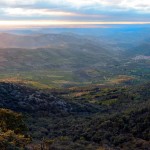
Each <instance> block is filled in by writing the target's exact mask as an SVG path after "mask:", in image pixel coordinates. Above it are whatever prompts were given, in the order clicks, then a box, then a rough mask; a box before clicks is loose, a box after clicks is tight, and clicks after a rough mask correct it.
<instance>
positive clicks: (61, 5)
mask: <svg viewBox="0 0 150 150" xmlns="http://www.w3.org/2000/svg"><path fill="white" fill-rule="evenodd" d="M147 23H148V24H149V23H150V0H0V26H1V27H7V26H18V27H19V26H49V25H51V26H55V25H57V26H61V25H65V26H67V25H68V26H69V25H70V26H72V25H83V26H84V25H91V26H93V25H98V24H147Z"/></svg>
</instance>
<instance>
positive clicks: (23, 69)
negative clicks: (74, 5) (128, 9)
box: [0, 28, 150, 150]
mask: <svg viewBox="0 0 150 150" xmlns="http://www.w3.org/2000/svg"><path fill="white" fill-rule="evenodd" d="M59 30H61V33H58V32H55V33H53V32H52V33H47V32H48V31H50V32H51V30H50V29H47V30H46V31H47V32H46V33H45V30H44V29H43V30H42V31H41V30H39V31H38V32H37V30H36V33H35V32H33V31H29V30H28V31H25V30H23V31H22V30H20V31H18V30H17V31H15V30H14V31H9V32H7V33H1V34H0V129H1V130H0V147H1V148H2V150H85V149H87V150H149V147H150V84H149V83H150V59H149V57H150V45H149V35H148V31H149V28H148V29H145V28H142V29H141V28H140V29H139V28H137V29H136V30H133V29H132V28H110V29H105V30H104V29H103V30H102V29H96V31H95V32H94V31H93V30H92V29H84V31H82V30H81V29H74V30H75V31H74V32H73V31H72V30H73V29H68V32H69V31H70V30H71V31H72V33H70V32H69V33H66V30H65V29H58V30H57V31H59ZM90 30H92V31H90ZM62 31H64V32H62ZM77 31H78V32H77ZM88 31H89V32H88ZM98 31H99V32H98ZM26 32H27V33H26ZM82 32H83V33H84V34H83V33H82ZM29 33H30V34H29ZM90 33H92V36H91V35H90ZM93 33H95V34H93ZM127 36H128V38H126V37H127ZM143 41H144V42H143Z"/></svg>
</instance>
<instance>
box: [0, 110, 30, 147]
mask: <svg viewBox="0 0 150 150" xmlns="http://www.w3.org/2000/svg"><path fill="white" fill-rule="evenodd" d="M26 131H27V127H26V125H25V123H24V121H23V116H22V115H21V114H18V113H15V112H13V111H11V110H8V109H0V148H1V150H9V149H11V150H13V149H14V150H17V149H24V148H25V146H26V144H29V142H30V140H31V139H30V137H29V136H28V135H27V134H26Z"/></svg>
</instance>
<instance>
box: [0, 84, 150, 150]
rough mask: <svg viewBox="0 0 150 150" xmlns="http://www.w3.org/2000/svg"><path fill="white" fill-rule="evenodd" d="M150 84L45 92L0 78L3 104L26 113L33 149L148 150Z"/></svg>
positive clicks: (149, 134)
mask: <svg viewBox="0 0 150 150" xmlns="http://www.w3.org/2000/svg"><path fill="white" fill-rule="evenodd" d="M149 85H150V84H149V83H147V84H143V85H139V86H129V87H127V86H124V87H120V86H118V87H113V86H95V87H94V86H91V87H84V88H79V87H78V88H71V89H60V90H56V89H55V90H46V91H42V90H37V89H32V88H29V87H26V86H24V85H19V84H12V83H0V107H1V108H7V109H8V108H9V109H12V110H14V111H17V112H22V113H23V114H24V115H25V116H26V125H27V126H28V128H29V131H28V134H30V135H31V136H32V139H33V141H32V142H31V143H30V144H28V145H27V147H28V148H29V149H31V150H33V149H37V150H40V148H41V147H45V150H48V149H58V150H72V149H73V150H78V149H80V150H84V149H89V150H98V149H104V150H108V149H112V150H116V149H118V150H131V149H137V150H145V149H146V150H148V148H149V146H150V142H149V141H150V118H149V116H150V109H149V108H150V103H149V102H150V87H149Z"/></svg>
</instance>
